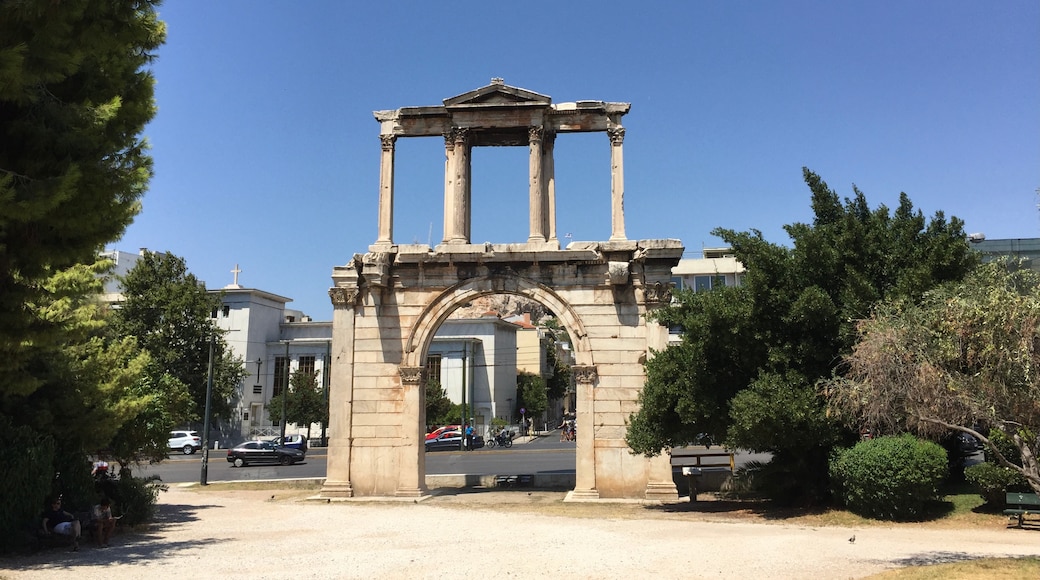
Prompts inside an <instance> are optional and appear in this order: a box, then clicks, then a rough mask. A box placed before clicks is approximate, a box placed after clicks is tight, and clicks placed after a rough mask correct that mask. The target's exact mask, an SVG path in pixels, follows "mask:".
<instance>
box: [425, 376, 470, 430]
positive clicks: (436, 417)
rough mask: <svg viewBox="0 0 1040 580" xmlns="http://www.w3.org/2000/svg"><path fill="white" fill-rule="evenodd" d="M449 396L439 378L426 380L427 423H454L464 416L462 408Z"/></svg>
mask: <svg viewBox="0 0 1040 580" xmlns="http://www.w3.org/2000/svg"><path fill="white" fill-rule="evenodd" d="M456 407H459V405H455V404H453V403H452V402H451V399H449V398H448V395H447V394H446V393H445V392H444V388H443V387H441V382H440V381H439V380H437V379H433V378H429V379H427V380H426V424H427V425H443V424H449V423H453V422H455V421H457V420H458V417H461V416H462V411H461V409H456Z"/></svg>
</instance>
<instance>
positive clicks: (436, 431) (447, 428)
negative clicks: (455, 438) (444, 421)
mask: <svg viewBox="0 0 1040 580" xmlns="http://www.w3.org/2000/svg"><path fill="white" fill-rule="evenodd" d="M461 430H462V428H461V427H459V426H458V425H445V426H443V427H438V428H436V429H434V430H433V431H431V432H429V433H427V434H426V440H427V441H429V440H431V439H436V438H437V437H438V436H439V435H440V434H441V433H444V432H445V431H461Z"/></svg>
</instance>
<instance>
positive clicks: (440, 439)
mask: <svg viewBox="0 0 1040 580" xmlns="http://www.w3.org/2000/svg"><path fill="white" fill-rule="evenodd" d="M461 441H462V432H461V431H442V432H441V433H440V434H439V435H437V436H436V437H434V438H433V439H427V440H426V450H427V451H437V450H439V449H453V450H455V451H458V450H459V443H460V442H461ZM483 446H484V438H483V437H481V436H480V435H474V436H473V448H474V449H480V448H481V447H483Z"/></svg>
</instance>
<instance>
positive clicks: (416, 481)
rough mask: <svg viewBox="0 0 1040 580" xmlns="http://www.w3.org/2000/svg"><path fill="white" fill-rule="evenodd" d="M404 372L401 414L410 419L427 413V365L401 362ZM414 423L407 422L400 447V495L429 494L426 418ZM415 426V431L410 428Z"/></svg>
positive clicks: (398, 488) (399, 370)
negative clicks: (424, 397) (424, 393)
mask: <svg viewBox="0 0 1040 580" xmlns="http://www.w3.org/2000/svg"><path fill="white" fill-rule="evenodd" d="M398 372H399V373H400V375H401V387H402V388H403V389H404V397H403V399H404V400H403V402H404V408H403V409H402V410H401V414H400V416H401V417H404V419H405V421H409V419H410V418H413V417H425V415H426V413H425V412H423V409H422V406H421V405H422V389H423V381H422V375H423V368H422V367H411V366H401V367H400V368H399V369H398ZM411 423H412V424H410V425H404V430H403V432H404V433H405V434H406V436H405V441H406V443H405V445H402V446H401V447H400V448H399V451H400V453H401V457H400V458H399V459H398V464H399V465H400V466H401V472H400V478H399V479H398V482H397V490H396V491H395V492H394V495H395V496H397V497H422V496H424V495H426V493H427V489H426V478H425V472H426V447H425V444H424V443H423V442H424V441H425V434H426V425H424V424H423V423H424V421H423V420H419V421H413V422H411ZM409 429H411V432H409V431H408V430H409Z"/></svg>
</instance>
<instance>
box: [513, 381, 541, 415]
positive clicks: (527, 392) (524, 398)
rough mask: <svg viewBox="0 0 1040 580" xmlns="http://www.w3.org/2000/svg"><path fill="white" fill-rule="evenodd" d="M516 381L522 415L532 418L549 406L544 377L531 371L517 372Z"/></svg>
mask: <svg viewBox="0 0 1040 580" xmlns="http://www.w3.org/2000/svg"><path fill="white" fill-rule="evenodd" d="M516 383H517V385H516V392H517V397H518V398H519V399H520V401H519V406H520V407H521V408H523V409H524V416H525V417H528V418H532V417H538V416H539V415H541V414H542V413H544V412H545V410H546V409H547V408H548V407H549V398H548V396H547V395H546V388H545V379H543V378H542V377H540V376H538V375H535V374H532V373H519V374H518V375H517V376H516Z"/></svg>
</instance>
